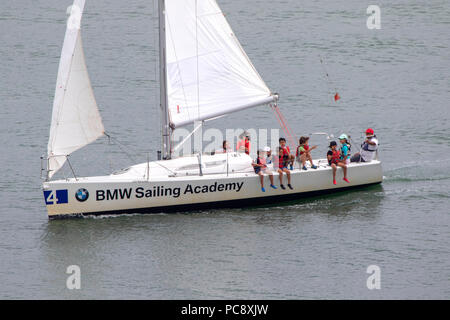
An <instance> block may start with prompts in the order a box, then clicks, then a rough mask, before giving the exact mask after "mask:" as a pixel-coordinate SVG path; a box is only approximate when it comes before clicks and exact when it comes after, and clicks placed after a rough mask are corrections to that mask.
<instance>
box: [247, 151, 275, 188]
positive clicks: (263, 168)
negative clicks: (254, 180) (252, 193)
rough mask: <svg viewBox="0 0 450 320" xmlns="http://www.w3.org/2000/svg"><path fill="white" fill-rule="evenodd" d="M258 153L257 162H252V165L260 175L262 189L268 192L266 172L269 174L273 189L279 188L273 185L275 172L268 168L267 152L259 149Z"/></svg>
mask: <svg viewBox="0 0 450 320" xmlns="http://www.w3.org/2000/svg"><path fill="white" fill-rule="evenodd" d="M257 154H258V157H257V158H256V163H252V166H253V168H254V169H255V173H256V174H257V175H259V179H260V181H261V191H262V192H266V189H264V173H266V174H268V175H269V179H270V186H271V187H272V188H273V189H277V187H275V186H274V185H273V173H272V172H271V171H270V170H268V169H267V164H266V159H267V158H266V157H267V156H266V153H265V152H264V151H260V150H258V152H257Z"/></svg>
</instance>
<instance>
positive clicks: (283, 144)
mask: <svg viewBox="0 0 450 320" xmlns="http://www.w3.org/2000/svg"><path fill="white" fill-rule="evenodd" d="M278 142H279V143H280V147H281V148H283V153H284V154H285V155H287V157H288V158H287V159H288V163H287V165H289V169H290V170H294V167H293V165H294V161H295V156H294V155H293V154H291V150H290V149H289V147H288V146H287V145H286V139H285V138H280V139H278ZM287 165H286V168H287Z"/></svg>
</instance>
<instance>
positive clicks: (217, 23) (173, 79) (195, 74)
mask: <svg viewBox="0 0 450 320" xmlns="http://www.w3.org/2000/svg"><path fill="white" fill-rule="evenodd" d="M166 46H167V58H166V59H167V87H168V89H167V90H168V102H169V112H170V121H171V124H172V125H173V126H174V127H179V126H183V125H186V124H189V123H192V122H194V121H196V120H206V119H211V118H214V117H218V116H221V115H223V114H227V113H231V112H234V111H239V110H242V109H244V108H249V107H254V106H258V105H262V104H267V103H270V102H272V101H273V100H274V99H275V98H274V96H273V95H272V94H271V92H270V90H269V88H268V87H267V85H266V84H265V83H264V81H263V79H262V78H261V77H260V75H259V74H258V72H257V71H256V69H255V68H254V66H253V65H252V63H251V61H250V60H249V58H248V57H247V55H246V53H245V52H244V50H243V49H242V47H241V45H240V44H239V41H238V39H237V38H236V36H235V35H234V33H233V31H232V30H231V27H230V26H229V24H228V22H227V21H226V19H225V17H224V14H223V13H222V11H221V9H220V8H219V6H218V5H217V3H216V1H215V0H183V1H178V0H166Z"/></svg>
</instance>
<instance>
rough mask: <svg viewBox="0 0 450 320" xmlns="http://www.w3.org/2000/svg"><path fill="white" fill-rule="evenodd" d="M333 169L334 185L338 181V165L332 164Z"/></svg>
mask: <svg viewBox="0 0 450 320" xmlns="http://www.w3.org/2000/svg"><path fill="white" fill-rule="evenodd" d="M331 168H332V169H333V183H334V182H335V181H336V170H337V167H336V164H334V163H332V164H331Z"/></svg>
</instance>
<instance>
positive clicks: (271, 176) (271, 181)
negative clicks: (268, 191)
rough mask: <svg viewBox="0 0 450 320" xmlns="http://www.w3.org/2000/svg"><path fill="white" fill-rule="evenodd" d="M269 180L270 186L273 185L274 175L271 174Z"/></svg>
mask: <svg viewBox="0 0 450 320" xmlns="http://www.w3.org/2000/svg"><path fill="white" fill-rule="evenodd" d="M269 180H270V184H271V185H273V173H272V172H269Z"/></svg>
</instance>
